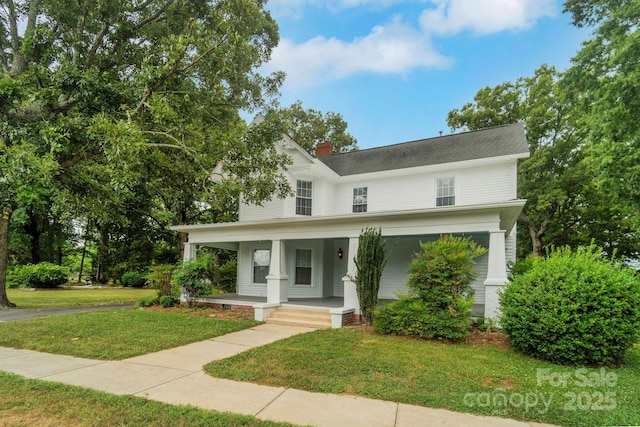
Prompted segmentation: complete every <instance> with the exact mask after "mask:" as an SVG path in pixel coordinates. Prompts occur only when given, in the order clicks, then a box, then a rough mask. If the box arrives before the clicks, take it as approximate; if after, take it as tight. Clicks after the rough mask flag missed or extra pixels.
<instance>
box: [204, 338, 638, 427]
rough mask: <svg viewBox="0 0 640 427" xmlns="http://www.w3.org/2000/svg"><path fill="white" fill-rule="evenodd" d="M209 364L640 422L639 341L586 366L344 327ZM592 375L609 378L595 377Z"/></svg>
mask: <svg viewBox="0 0 640 427" xmlns="http://www.w3.org/2000/svg"><path fill="white" fill-rule="evenodd" d="M538 369H543V370H544V371H538ZM205 370H206V371H207V372H208V373H209V374H211V375H213V376H216V377H221V378H229V379H234V380H240V381H251V382H256V383H260V384H267V385H273V386H282V387H293V388H298V389H303V390H309V391H318V392H328V393H347V394H353V395H360V396H367V397H371V398H375V399H383V400H391V401H397V402H405V403H409V404H415V405H421V406H427V407H433V408H448V409H451V410H455V411H460V412H471V413H476V414H481V415H498V416H504V417H508V418H515V419H521V420H531V421H538V422H547V423H551V424H560V425H572V426H596V425H640V392H639V390H640V347H636V348H634V349H633V350H632V351H631V352H630V354H629V355H628V358H627V361H626V364H625V365H624V366H622V367H619V368H617V369H609V368H607V369H605V370H604V371H601V370H599V369H588V370H580V371H578V370H576V369H575V368H568V367H563V366H558V365H554V364H551V363H545V362H541V361H537V360H534V359H531V358H528V357H525V356H522V355H520V354H517V353H515V352H513V351H511V350H508V349H500V348H497V347H494V346H491V345H486V344H480V345H471V344H446V343H439V342H432V341H418V340H411V339H405V338H399V337H392V336H380V335H375V334H371V333H368V332H364V331H362V330H359V329H352V328H345V329H338V330H322V331H316V332H313V333H310V334H304V335H297V336H294V337H292V338H289V339H287V340H282V341H278V342H276V343H273V344H270V345H268V346H264V347H259V348H255V349H253V350H250V351H247V352H245V353H241V354H239V355H237V356H234V357H232V358H229V359H225V360H221V361H217V362H213V363H211V364H209V365H207V366H206V367H205ZM563 375H569V377H568V379H567V382H566V386H564V385H563V384H562V383H561V381H559V379H561V378H562V376H563ZM603 375H604V377H603ZM607 375H609V376H608V377H607ZM612 376H613V377H612ZM538 377H540V380H541V384H540V385H538V383H537V382H538ZM586 378H589V380H590V381H591V380H599V379H602V378H606V381H604V383H602V382H601V383H600V384H598V383H596V382H595V381H591V383H592V384H591V385H588V384H587V381H586V380H585V379H586ZM613 379H615V381H613ZM613 382H615V384H613ZM501 396H506V397H507V402H506V403H504V402H503V400H501V399H500V397H501ZM549 399H551V401H549ZM545 402H547V403H548V405H547V404H545ZM549 402H550V403H549ZM614 406H615V407H614Z"/></svg>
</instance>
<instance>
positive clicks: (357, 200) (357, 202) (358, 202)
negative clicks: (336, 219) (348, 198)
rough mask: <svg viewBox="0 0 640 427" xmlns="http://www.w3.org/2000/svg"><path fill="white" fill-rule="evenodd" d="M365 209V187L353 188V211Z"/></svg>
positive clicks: (364, 210) (363, 210)
mask: <svg viewBox="0 0 640 427" xmlns="http://www.w3.org/2000/svg"><path fill="white" fill-rule="evenodd" d="M366 211H367V187H358V188H354V189H353V212H354V213H357V212H366Z"/></svg>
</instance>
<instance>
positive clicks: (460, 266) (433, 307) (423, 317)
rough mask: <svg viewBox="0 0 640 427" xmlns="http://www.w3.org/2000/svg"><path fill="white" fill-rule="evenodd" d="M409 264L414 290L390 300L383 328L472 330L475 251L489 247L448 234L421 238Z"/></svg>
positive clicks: (430, 334)
mask: <svg viewBox="0 0 640 427" xmlns="http://www.w3.org/2000/svg"><path fill="white" fill-rule="evenodd" d="M420 247H421V249H422V251H420V252H418V253H416V254H415V255H414V258H413V261H412V262H411V265H410V266H409V280H408V282H407V286H408V287H409V291H410V294H409V295H405V296H402V297H400V300H399V301H397V302H393V303H391V304H388V305H386V306H384V307H383V308H382V309H381V310H380V312H379V313H378V314H377V316H376V320H375V321H374V328H375V329H376V330H378V331H379V332H382V333H387V334H396V335H408V336H414V337H420V338H446V339H450V340H458V339H461V338H464V337H465V336H467V335H468V334H469V332H470V330H471V325H472V321H471V314H472V310H471V306H472V305H473V288H472V287H471V283H472V282H473V280H474V278H475V273H474V271H473V266H474V261H473V259H474V258H475V257H478V256H480V255H482V254H484V253H485V252H486V249H484V248H482V247H480V246H478V245H477V244H476V243H475V242H473V241H472V240H471V239H470V238H466V239H465V238H461V237H454V236H442V237H440V239H438V240H436V241H434V242H427V243H420Z"/></svg>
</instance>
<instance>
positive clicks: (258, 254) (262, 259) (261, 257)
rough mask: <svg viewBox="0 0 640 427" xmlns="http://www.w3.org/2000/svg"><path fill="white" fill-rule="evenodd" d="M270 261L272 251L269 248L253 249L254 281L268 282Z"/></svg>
mask: <svg viewBox="0 0 640 427" xmlns="http://www.w3.org/2000/svg"><path fill="white" fill-rule="evenodd" d="M270 261H271V252H270V251H269V249H256V250H254V251H253V283H267V275H268V274H269V262H270Z"/></svg>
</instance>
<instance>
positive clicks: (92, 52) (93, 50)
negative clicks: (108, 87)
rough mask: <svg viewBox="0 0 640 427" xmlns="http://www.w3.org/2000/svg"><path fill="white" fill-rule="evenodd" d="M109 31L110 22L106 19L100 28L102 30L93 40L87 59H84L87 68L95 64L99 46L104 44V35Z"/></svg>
mask: <svg viewBox="0 0 640 427" xmlns="http://www.w3.org/2000/svg"><path fill="white" fill-rule="evenodd" d="M108 31H109V23H108V22H106V21H105V22H103V23H102V28H101V29H100V32H99V33H98V35H97V36H96V38H95V40H94V41H93V44H92V45H91V49H89V53H88V54H87V59H86V60H85V61H84V69H85V70H86V69H88V68H89V67H91V65H92V64H93V60H94V59H95V57H96V52H97V51H98V47H100V45H101V44H102V40H104V36H106V35H107V32H108Z"/></svg>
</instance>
